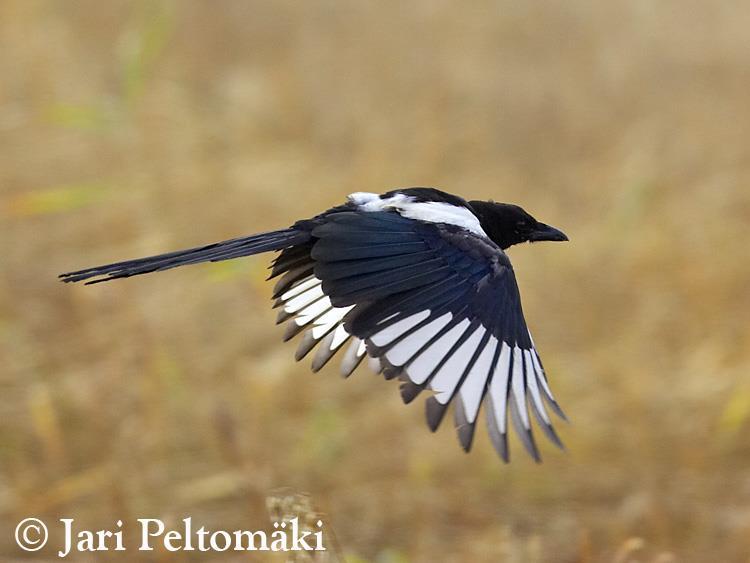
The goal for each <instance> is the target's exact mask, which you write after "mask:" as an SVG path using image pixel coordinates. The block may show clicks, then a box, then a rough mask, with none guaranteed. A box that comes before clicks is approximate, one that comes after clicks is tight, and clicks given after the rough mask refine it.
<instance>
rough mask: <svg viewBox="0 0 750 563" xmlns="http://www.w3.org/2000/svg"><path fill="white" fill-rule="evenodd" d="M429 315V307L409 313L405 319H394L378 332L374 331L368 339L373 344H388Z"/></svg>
mask: <svg viewBox="0 0 750 563" xmlns="http://www.w3.org/2000/svg"><path fill="white" fill-rule="evenodd" d="M429 316H430V310H429V309H427V310H426V311H420V312H419V313H416V314H414V315H410V316H408V317H406V318H405V319H401V320H400V321H396V322H395V323H393V324H392V325H390V326H388V327H386V328H384V329H383V330H381V331H380V332H376V333H375V334H373V335H372V336H371V337H370V340H371V341H372V343H373V344H375V346H385V345H387V344H390V343H391V342H393V341H394V340H396V338H398V337H399V336H401V335H403V334H406V333H407V332H409V331H410V330H411V329H413V328H414V327H415V326H417V325H418V324H419V323H421V322H422V321H423V320H425V319H426V318H427V317H429Z"/></svg>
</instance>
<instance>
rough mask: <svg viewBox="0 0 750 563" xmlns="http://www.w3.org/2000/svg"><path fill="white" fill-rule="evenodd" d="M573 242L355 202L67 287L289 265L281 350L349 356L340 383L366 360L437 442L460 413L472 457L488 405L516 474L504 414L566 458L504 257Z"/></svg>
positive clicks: (75, 275)
mask: <svg viewBox="0 0 750 563" xmlns="http://www.w3.org/2000/svg"><path fill="white" fill-rule="evenodd" d="M538 240H557V241H561V240H567V237H565V235H564V234H563V233H562V232H560V231H558V230H556V229H554V228H552V227H549V226H547V225H545V224H543V223H539V222H537V221H536V220H535V219H534V218H533V217H531V215H529V214H528V213H526V212H525V211H524V210H523V209H521V208H520V207H518V206H514V205H509V204H501V203H494V202H483V201H471V202H468V201H466V200H464V199H462V198H460V197H458V196H455V195H451V194H448V193H445V192H442V191H439V190H436V189H434V188H407V189H400V190H393V191H391V192H387V193H385V194H383V195H381V196H377V195H375V194H368V193H355V194H352V195H350V196H349V199H348V201H347V202H346V203H345V204H344V205H340V206H338V207H334V208H332V209H329V210H328V211H326V212H324V213H322V214H320V215H318V216H316V217H313V218H312V219H307V220H302V221H298V222H296V223H295V224H294V225H292V226H291V227H289V228H287V229H282V230H279V231H273V232H269V233H263V234H259V235H253V236H250V237H243V238H238V239H233V240H229V241H224V242H220V243H215V244H211V245H207V246H204V247H199V248H193V249H189V250H185V251H180V252H172V253H168V254H162V255H159V256H154V257H150V258H142V259H138V260H130V261H126V262H119V263H115V264H111V265H108V266H100V267H95V268H88V269H85V270H80V271H77V272H72V273H69V274H63V275H62V276H61V278H62V279H63V280H64V281H81V280H90V281H88V282H87V283H97V282H101V281H107V280H111V279H116V278H122V277H129V276H133V275H138V274H142V273H147V272H154V271H159V270H165V269H169V268H174V267H176V266H182V265H186V264H194V263H199V262H206V261H219V260H227V259H230V258H237V257H241V256H249V255H253V254H258V253H262V252H267V251H280V254H279V255H278V256H277V257H276V259H275V260H274V262H273V265H272V271H271V278H279V279H278V281H277V283H276V286H275V288H274V299H276V303H275V306H276V307H278V308H280V309H281V312H280V313H279V318H278V321H279V322H286V323H287V331H286V334H285V339H290V338H292V337H294V336H295V335H297V334H299V333H300V332H304V336H303V338H302V340H301V343H300V345H299V348H298V350H297V355H296V357H297V359H301V358H302V357H304V356H305V355H306V354H307V353H308V352H310V351H311V350H312V349H313V348H315V347H316V346H317V348H318V349H317V351H316V354H315V357H314V360H313V369H314V370H316V371H317V370H318V369H320V368H321V367H322V366H323V365H325V363H327V362H328V361H329V360H330V359H331V358H332V357H333V356H334V355H335V354H336V353H337V352H338V351H339V350H341V349H342V348H343V347H344V345H345V344H346V343H347V342H348V343H349V345H348V347H347V350H346V352H345V353H344V355H343V359H342V364H341V369H342V373H343V374H344V375H345V376H348V375H350V374H351V373H352V372H353V371H354V369H355V368H356V367H357V365H358V364H359V363H360V362H361V361H362V360H363V359H364V357H365V356H368V357H369V358H370V361H371V363H372V364H373V367H374V368H375V369H376V370H377V371H379V372H382V373H383V374H384V375H385V376H386V377H387V378H389V379H390V378H394V377H398V378H399V379H401V381H402V384H401V392H402V397H403V398H404V400H405V401H406V402H410V401H412V400H413V399H414V398H415V397H416V396H417V395H418V394H420V393H421V392H422V391H423V390H425V389H429V390H431V391H432V392H433V394H432V395H430V397H428V399H427V402H426V404H427V419H428V424H429V426H430V428H431V429H433V430H435V429H436V428H437V427H438V425H439V424H440V422H441V420H442V419H443V416H444V414H445V412H446V410H447V407H448V405H449V404H451V403H453V404H454V405H455V408H454V419H455V424H456V427H457V430H458V435H459V440H460V442H461V445H462V447H463V448H464V449H465V450H467V451H468V450H469V449H470V447H471V444H472V440H473V435H474V428H475V423H476V420H477V415H478V412H479V408H480V405H481V404H485V407H486V408H485V411H486V413H487V423H488V429H489V432H490V437H491V439H492V442H493V444H494V445H495V447H496V449H497V450H498V452H499V453H500V455H501V456H502V457H503V459H504V460H506V461H507V460H508V448H507V414H508V413H509V414H510V418H511V420H512V422H513V424H514V425H515V427H516V430H517V432H518V435H519V436H520V437H521V439H522V441H523V443H524V445H525V446H526V449H527V450H528V451H529V452H530V453H531V455H532V456H533V457H534V458H535V459H537V460H538V459H539V454H538V450H537V447H536V444H535V443H534V440H533V436H532V432H531V424H530V420H529V412H531V413H533V414H534V415H535V417H536V419H537V421H538V422H539V424H540V426H541V428H542V429H543V430H544V432H545V433H546V434H547V436H548V437H549V438H550V439H551V440H552V441H553V442H554V443H556V444H557V445H560V446H561V443H560V441H559V439H558V438H557V435H556V434H555V432H554V430H553V429H552V425H551V421H550V419H549V416H548V415H547V413H546V409H545V403H546V405H547V406H549V407H550V408H552V410H554V411H555V412H557V413H558V414H559V415H560V416H563V415H562V411H560V409H559V407H558V406H557V403H556V402H555V401H554V399H553V398H552V394H551V392H550V391H549V387H548V384H547V380H546V376H545V374H544V370H543V368H542V365H541V361H540V359H539V356H538V354H537V353H536V350H535V348H534V344H533V341H532V339H531V335H530V333H529V331H528V329H527V327H526V322H525V320H524V317H523V311H522V308H521V301H520V295H519V292H518V286H517V283H516V278H515V275H514V273H513V268H512V266H511V263H510V261H509V259H508V257H507V255H506V254H505V253H504V252H503V250H504V249H506V248H508V247H509V246H512V245H513V244H518V243H520V242H525V241H538Z"/></svg>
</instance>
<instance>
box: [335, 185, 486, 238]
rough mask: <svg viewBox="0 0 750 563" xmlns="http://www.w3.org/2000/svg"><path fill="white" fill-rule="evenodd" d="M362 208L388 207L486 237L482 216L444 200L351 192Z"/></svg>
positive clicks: (376, 208) (378, 208)
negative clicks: (478, 216)
mask: <svg viewBox="0 0 750 563" xmlns="http://www.w3.org/2000/svg"><path fill="white" fill-rule="evenodd" d="M348 199H349V201H351V202H352V203H354V204H355V205H356V206H357V207H358V208H359V209H360V211H368V212H372V211H387V210H389V209H393V210H395V211H397V212H398V213H399V214H400V215H401V216H402V217H406V218H408V219H415V220H417V221H424V222H426V223H447V224H449V225H456V226H457V227H461V228H462V229H466V230H467V231H470V232H472V233H474V234H476V235H480V236H483V237H485V238H489V237H487V233H485V232H484V230H483V229H482V225H481V223H480V222H479V219H478V218H477V216H476V215H474V214H473V213H472V212H471V211H469V210H468V209H467V208H466V207H459V206H457V205H453V204H450V203H445V202H442V201H415V199H414V198H413V197H412V196H408V195H405V194H402V193H397V194H395V195H392V196H391V197H388V198H385V199H381V198H380V196H379V195H378V194H373V193H369V192H356V193H353V194H350V195H349V196H348Z"/></svg>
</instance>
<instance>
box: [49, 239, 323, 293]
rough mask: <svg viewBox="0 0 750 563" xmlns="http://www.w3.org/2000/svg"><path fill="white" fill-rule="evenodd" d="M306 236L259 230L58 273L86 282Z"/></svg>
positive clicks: (254, 250)
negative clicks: (198, 245) (201, 244)
mask: <svg viewBox="0 0 750 563" xmlns="http://www.w3.org/2000/svg"><path fill="white" fill-rule="evenodd" d="M309 238H310V233H308V232H305V231H300V230H297V229H294V228H289V229H283V230H280V231H271V232H268V233H260V234H257V235H252V236H249V237H242V238H236V239H231V240H225V241H222V242H215V243H213V244H208V245H206V246H200V247H197V248H189V249H187V250H178V251H177V252H168V253H166V254H159V255H157V256H149V257H147V258H138V259H136V260H126V261H125V262H116V263H114V264H107V265H105V266H95V267H93V268H86V269H84V270H78V271H77V272H68V273H67V274H60V276H59V277H60V279H61V280H62V281H64V282H78V281H83V280H89V281H87V282H86V284H87V285H88V284H92V283H99V282H103V281H109V280H114V279H117V278H127V277H130V276H137V275H139V274H147V273H149V272H158V271H160V270H169V269H170V268H176V267H177V266H185V265H187V264H198V263H200V262H218V261H220V260H230V259H232V258H239V257H241V256H251V255H253V254H261V253H263V252H269V251H271V250H283V249H284V248H287V247H289V246H293V245H295V244H301V243H304V242H307V241H308V240H309ZM92 278H93V279H92Z"/></svg>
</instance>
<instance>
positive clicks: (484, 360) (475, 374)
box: [461, 336, 497, 424]
mask: <svg viewBox="0 0 750 563" xmlns="http://www.w3.org/2000/svg"><path fill="white" fill-rule="evenodd" d="M496 349H497V338H495V337H494V336H490V339H489V340H488V341H487V344H485V346H484V349H483V350H482V353H481V354H480V355H479V357H478V358H477V361H476V362H475V363H474V365H473V366H472V368H471V371H470V372H469V375H467V376H466V380H465V381H464V384H463V385H462V386H461V400H462V401H463V403H464V412H465V413H466V420H467V421H468V422H469V423H470V424H471V423H473V422H474V421H475V420H476V419H477V414H478V413H479V405H480V404H481V402H482V397H483V396H484V390H485V386H486V385H487V378H488V377H489V376H490V366H491V364H492V358H493V357H494V356H495V350H496Z"/></svg>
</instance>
